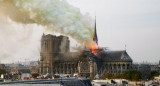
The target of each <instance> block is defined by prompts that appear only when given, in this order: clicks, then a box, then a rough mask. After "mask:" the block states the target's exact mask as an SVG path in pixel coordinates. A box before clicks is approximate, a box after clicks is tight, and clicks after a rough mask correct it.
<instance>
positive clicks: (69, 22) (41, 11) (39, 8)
mask: <svg viewBox="0 0 160 86" xmlns="http://www.w3.org/2000/svg"><path fill="white" fill-rule="evenodd" d="M0 9H1V10H2V12H3V13H4V14H5V15H6V16H8V17H9V18H10V19H11V20H12V21H14V22H17V23H22V24H37V25H41V26H43V27H44V28H45V29H46V30H49V31H53V32H58V33H61V34H64V35H67V36H71V37H72V38H74V39H75V40H77V41H81V42H90V40H91V38H92V35H93V30H92V29H91V28H92V24H93V22H92V19H91V18H90V17H89V16H87V15H82V14H81V13H80V10H79V9H78V8H76V7H73V6H71V5H70V4H68V3H67V2H66V1H65V0H0Z"/></svg>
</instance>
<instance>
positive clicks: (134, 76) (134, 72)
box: [123, 70, 142, 81]
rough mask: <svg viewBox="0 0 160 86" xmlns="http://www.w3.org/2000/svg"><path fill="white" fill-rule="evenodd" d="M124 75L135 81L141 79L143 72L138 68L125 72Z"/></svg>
mask: <svg viewBox="0 0 160 86" xmlns="http://www.w3.org/2000/svg"><path fill="white" fill-rule="evenodd" d="M123 75H124V76H123V77H124V78H125V79H128V80H134V81H138V80H139V79H141V78H142V74H141V72H140V71H138V70H131V71H126V72H124V73H123Z"/></svg>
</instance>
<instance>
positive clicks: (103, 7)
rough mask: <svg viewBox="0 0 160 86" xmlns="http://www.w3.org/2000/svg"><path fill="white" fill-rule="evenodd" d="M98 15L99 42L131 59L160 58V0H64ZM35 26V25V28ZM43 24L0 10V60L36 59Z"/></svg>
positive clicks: (83, 10)
mask: <svg viewBox="0 0 160 86" xmlns="http://www.w3.org/2000/svg"><path fill="white" fill-rule="evenodd" d="M67 1H68V2H69V3H70V4H72V5H73V6H75V7H77V8H79V9H80V11H81V12H82V13H83V14H86V13H87V14H89V15H90V16H91V17H93V18H94V16H95V15H96V16H97V33H98V38H99V46H101V47H109V49H111V50H124V49H125V44H126V45H127V52H128V54H129V55H130V56H131V58H132V59H133V61H134V62H143V61H145V62H146V61H147V62H158V61H159V60H160V51H159V49H160V0H67ZM37 28H38V29H37ZM43 32H44V30H43V28H42V27H40V26H37V25H32V26H30V25H27V26H26V25H20V24H16V23H13V22H12V21H10V19H8V18H6V17H4V16H3V15H2V14H1V13H0V45H1V48H0V59H1V60H0V61H1V63H6V62H15V61H16V62H17V61H24V60H25V59H28V61H29V60H38V58H39V51H40V39H41V36H42V33H43Z"/></svg>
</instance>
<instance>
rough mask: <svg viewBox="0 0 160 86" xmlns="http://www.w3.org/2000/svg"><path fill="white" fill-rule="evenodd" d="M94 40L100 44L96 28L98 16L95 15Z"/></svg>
mask: <svg viewBox="0 0 160 86" xmlns="http://www.w3.org/2000/svg"><path fill="white" fill-rule="evenodd" d="M93 41H95V42H96V43H97V45H98V37H97V30H96V16H95V27H94V37H93Z"/></svg>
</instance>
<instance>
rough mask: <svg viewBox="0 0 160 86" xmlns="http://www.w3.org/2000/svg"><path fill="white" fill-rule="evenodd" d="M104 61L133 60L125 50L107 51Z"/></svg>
mask: <svg viewBox="0 0 160 86" xmlns="http://www.w3.org/2000/svg"><path fill="white" fill-rule="evenodd" d="M102 59H103V60H104V61H111V62H112V61H116V62H123V61H131V62H132V59H131V57H130V56H129V55H128V54H127V52H126V51H125V50H121V51H106V53H105V55H104V56H103V58H102Z"/></svg>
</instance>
